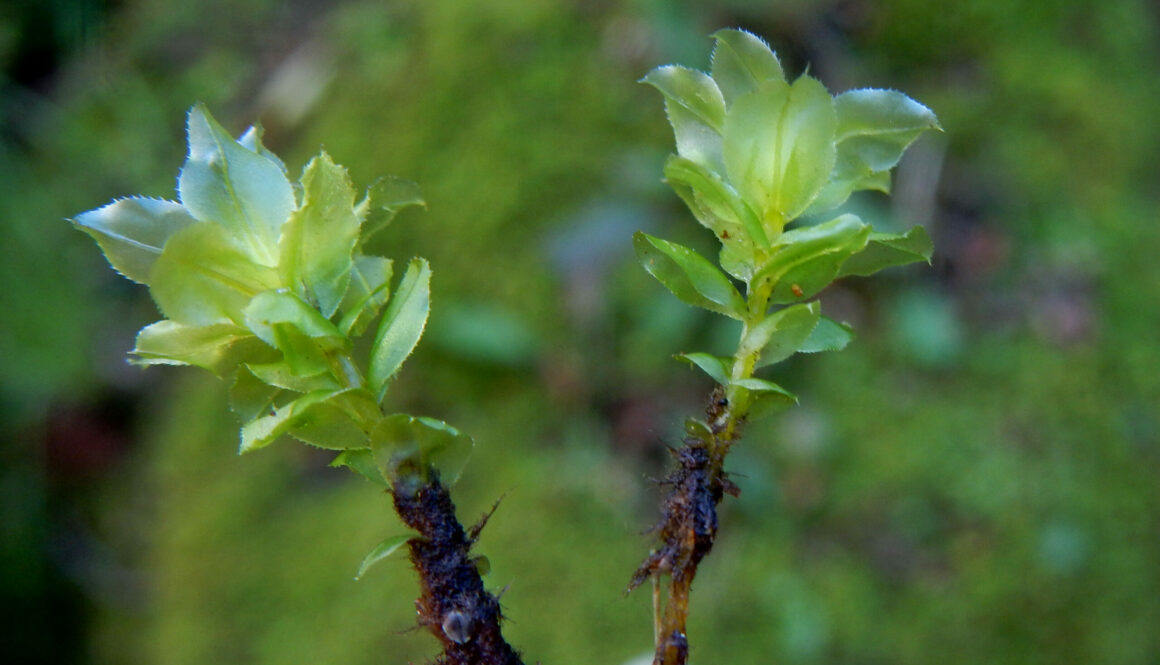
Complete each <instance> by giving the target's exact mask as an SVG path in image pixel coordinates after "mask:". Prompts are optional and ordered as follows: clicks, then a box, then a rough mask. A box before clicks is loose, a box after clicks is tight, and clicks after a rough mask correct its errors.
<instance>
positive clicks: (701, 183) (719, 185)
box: [665, 155, 769, 251]
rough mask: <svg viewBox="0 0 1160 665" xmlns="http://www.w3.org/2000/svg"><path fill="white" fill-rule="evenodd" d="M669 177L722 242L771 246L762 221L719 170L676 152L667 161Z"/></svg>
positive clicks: (674, 187) (702, 222) (666, 168)
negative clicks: (680, 155)
mask: <svg viewBox="0 0 1160 665" xmlns="http://www.w3.org/2000/svg"><path fill="white" fill-rule="evenodd" d="M665 179H666V180H667V181H668V183H669V185H670V186H671V187H672V188H673V190H674V191H676V192H677V194H678V195H679V196H680V197H681V199H683V200H684V201H685V204H686V205H688V206H689V209H690V210H692V211H693V214H694V215H695V216H696V217H697V220H698V221H700V222H701V224H703V225H704V226H705V227H706V228H708V229H710V230H711V231H713V233H714V234H716V235H717V238H718V239H719V240H720V241H721V242H722V243H725V244H726V245H728V244H736V243H744V244H745V245H752V244H754V243H756V244H757V246H759V247H762V248H768V247H769V239H768V238H767V237H766V235H765V230H764V229H763V228H762V226H761V220H759V219H758V218H757V215H756V214H755V213H754V212H753V209H752V208H750V207H749V204H747V203H746V202H745V201H744V200H743V199H742V198H741V197H740V196H739V195H738V194H737V191H736V190H735V189H733V186H732V185H730V184H729V183H727V182H725V180H723V179H722V178H721V176H720V175H719V174H717V173H716V172H714V171H712V170H710V169H708V168H706V167H704V166H702V165H701V164H698V163H696V162H693V161H690V160H688V159H685V158H684V157H679V156H676V155H672V156H670V157H669V159H668V160H667V161H666V162H665ZM750 251H752V249H750Z"/></svg>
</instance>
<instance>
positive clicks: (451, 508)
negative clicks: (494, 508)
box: [391, 468, 523, 665]
mask: <svg viewBox="0 0 1160 665" xmlns="http://www.w3.org/2000/svg"><path fill="white" fill-rule="evenodd" d="M426 471H427V473H426V479H424V478H423V477H422V475H420V474H413V475H407V476H404V477H402V478H398V479H396V482H395V484H394V490H393V491H392V493H391V494H392V497H393V500H394V504H395V510H396V511H397V512H398V513H399V517H401V518H402V520H403V522H404V523H405V524H406V525H407V526H409V527H411V528H413V529H415V530H416V531H418V532H419V537H417V538H412V539H411V540H410V541H408V543H407V546H408V548H409V550H410V556H411V563H412V564H413V565H414V566H415V570H416V571H417V572H418V573H419V580H420V587H421V590H422V592H421V595H420V596H419V598H418V600H416V601H415V607H416V609H417V610H418V614H419V624H420V625H421V626H423V627H425V628H426V629H427V630H428V631H430V632H431V634H432V635H434V636H435V637H436V639H438V640H439V641H440V643H442V644H443V654H442V655H440V656H439V658H438V659H436V661H435V663H436V664H437V665H523V661H521V660H520V656H519V654H518V653H517V652H516V651H515V649H513V648H512V647H511V646H510V645H509V644H508V643H507V642H506V641H505V640H504V638H503V634H502V633H501V631H500V622H501V621H502V620H503V614H502V612H501V611H500V606H499V599H498V598H496V596H494V595H493V594H491V593H490V592H488V591H487V590H486V589H484V587H483V579H482V578H481V577H480V573H479V567H478V562H477V559H476V558H473V557H472V556H471V555H470V550H471V546H472V545H473V544H474V543H475V540H476V538H477V537H478V536H479V532H480V530H481V529H482V528H483V525H484V523H486V522H487V517H488V516H490V514H489V515H488V516H485V517H484V518H483V519H482V520H481V521H480V523H479V524H477V525H476V526H474V527H472V528H471V529H470V530H466V531H465V530H464V528H463V525H461V524H460V523H459V520H458V519H457V518H456V517H455V504H453V503H452V502H451V496H450V495H449V494H448V493H447V488H446V487H445V486H444V485H443V484H442V483H441V482H440V481H439V475H438V473H437V472H436V471H435V469H434V468H428V469H427V470H426Z"/></svg>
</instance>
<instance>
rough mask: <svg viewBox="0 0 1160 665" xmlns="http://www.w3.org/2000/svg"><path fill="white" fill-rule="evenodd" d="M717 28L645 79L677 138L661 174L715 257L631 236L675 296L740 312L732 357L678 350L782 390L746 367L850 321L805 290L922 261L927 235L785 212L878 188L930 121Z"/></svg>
mask: <svg viewBox="0 0 1160 665" xmlns="http://www.w3.org/2000/svg"><path fill="white" fill-rule="evenodd" d="M713 37H714V38H715V40H716V48H715V49H714V51H713V56H712V64H711V68H710V72H709V73H705V72H700V71H696V70H693V69H688V68H685V67H681V66H678V65H667V66H663V67H658V68H656V69H654V70H652V71H651V72H649V73H648V75H647V76H645V77H644V79H642V82H644V83H647V84H649V85H652V86H653V87H655V88H656V89H657V90H659V91H660V92H661V93H662V94H663V95H664V98H665V110H666V112H667V115H668V120H669V123H670V124H671V125H672V128H673V133H674V135H675V138H676V149H677V151H676V154H674V155H671V156H670V157H669V158H668V161H667V162H666V164H665V169H664V173H665V178H666V180H667V182H668V183H669V184H670V185H671V186H672V187H673V189H674V190H675V191H676V193H677V194H678V195H679V196H680V197H681V199H682V200H683V201H684V202H685V203H686V205H687V206H688V207H689V209H690V210H691V211H692V212H693V215H694V216H695V217H696V219H697V220H698V221H699V222H700V223H701V224H702V225H703V226H705V227H706V228H708V229H709V230H711V231H712V232H713V234H714V235H715V236H716V237H717V239H718V240H719V241H720V243H721V250H720V254H719V262H720V267H718V266H717V265H714V264H713V263H712V262H710V261H709V260H707V259H705V258H704V257H702V256H700V255H699V254H697V253H696V252H695V251H693V250H692V249H689V248H687V247H683V246H681V245H678V244H676V243H673V242H671V241H668V240H663V239H660V238H655V237H653V236H650V235H647V234H645V233H637V235H636V237H635V238H634V246H635V249H636V255H637V258H638V260H639V261H640V263H641V264H642V265H643V266H644V268H645V269H646V270H647V271H648V272H649V273H650V274H652V275H653V276H654V277H656V278H657V280H659V281H660V282H661V283H662V284H664V285H665V287H667V288H668V289H669V290H670V291H672V292H673V294H674V295H676V296H677V297H678V298H680V299H681V300H682V301H684V302H686V303H688V304H691V305H695V306H698V307H702V308H705V309H708V310H710V311H713V312H716V313H718V314H722V315H724V316H727V317H730V318H733V319H737V320H739V321H741V322H742V323H743V326H744V327H743V332H742V337H741V340H740V342H739V345H738V350H737V353H736V355H735V356H734V357H733V358H732V359H729V358H718V357H715V356H710V355H708V354H704V353H690V354H682V355H681V356H680V357H681V358H682V359H684V360H687V361H689V362H690V363H692V364H693V365H695V366H697V367H699V368H701V369H702V370H704V371H705V372H706V373H707V374H709V376H710V377H712V378H713V379H714V380H716V381H717V382H718V383H720V384H722V385H723V386H725V387H726V388H727V390H728V392H729V394H730V395H731V396H733V397H740V398H742V399H743V400H747V401H748V400H750V399H751V398H752V399H753V401H754V402H757V401H766V402H767V403H769V404H770V405H779V404H787V403H792V401H793V396H792V395H790V394H789V393H788V392H786V391H785V390H784V389H782V388H781V387H780V386H777V385H776V384H773V383H771V382H768V381H764V380H762V379H757V378H754V377H753V376H752V372H753V370H755V369H758V368H761V367H763V366H766V365H770V364H773V363H776V362H779V361H781V360H784V359H785V358H787V357H789V356H790V355H792V354H794V353H799V352H802V353H810V352H817V351H827V350H837V349H841V348H843V347H844V346H845V345H846V344H847V343H848V342H849V341H850V339H851V338H852V331H851V329H850V328H849V326H846V325H845V324H842V323H839V322H836V321H833V320H831V319H828V318H826V317H824V316H822V314H821V309H820V306H819V304H818V302H817V301H810V299H811V298H813V297H814V296H815V295H817V294H818V292H820V291H821V290H822V289H824V288H825V287H826V286H828V285H829V284H830V283H831V282H833V281H834V280H835V279H838V278H840V277H844V276H847V275H860V276H862V275H870V274H873V273H875V272H877V271H879V270H882V269H883V268H887V267H890V266H896V265H903V264H907V263H912V262H915V261H929V260H930V256H931V251H932V246H931V242H930V239H929V237H928V236H927V234H926V232H925V230H924V229H923V228H922V227H921V226H916V227H914V228H913V229H911V230H909V231H907V232H906V233H901V234H891V233H880V232H877V231H874V230H873V229H872V228H871V226H870V225H869V224H867V223H866V222H864V221H863V220H861V219H860V218H859V217H858V216H856V215H853V214H850V213H845V214H839V215H837V216H836V217H835V218H833V219H831V220H829V221H825V222H822V223H819V224H815V225H812V226H798V227H797V228H793V229H789V230H787V226H788V225H790V224H791V223H793V222H794V221H795V220H798V219H799V218H801V217H803V216H811V217H812V216H815V215H825V214H826V213H831V212H834V211H835V210H836V209H838V208H839V207H840V206H842V204H844V203H845V202H846V201H847V199H849V197H850V195H851V194H852V193H853V192H855V191H859V190H877V191H881V192H887V193H888V192H889V191H890V184H891V180H890V170H891V169H892V168H893V167H894V166H896V165H897V164H898V161H899V160H900V159H901V157H902V154H903V152H904V151H905V150H906V148H907V147H908V146H909V145H910V144H911V143H913V142H914V141H915V140H916V139H917V138H918V137H919V136H920V135H921V134H922V133H923V132H925V131H927V130H929V129H938V128H939V125H938V121H937V119H936V118H935V115H934V113H932V112H931V111H930V109H928V108H926V107H925V106H923V105H922V104H919V103H918V102H916V101H914V100H913V99H910V98H909V97H907V96H906V95H904V94H902V93H900V92H897V91H893V90H877V89H860V90H851V91H848V92H844V93H842V94H840V95H837V96H831V95H830V93H829V92H827V90H826V89H825V87H824V86H823V85H822V84H821V83H820V82H819V81H818V80H816V79H814V78H812V77H810V76H808V75H802V76H800V77H798V78H797V79H796V80H794V81H792V82H790V81H788V80H787V79H786V77H785V74H784V72H783V70H782V67H781V64H780V62H779V61H778V59H777V56H776V55H775V54H774V53H773V51H771V50H770V49H769V47H768V46H767V45H766V44H765V43H764V42H763V41H762V40H761V39H759V38H758V37H756V36H754V35H752V34H750V33H748V32H744V31H741V30H721V31H719V32H717V33H715V34H714V35H713ZM738 283H740V284H741V285H743V287H744V292H743V291H742V290H739V289H738Z"/></svg>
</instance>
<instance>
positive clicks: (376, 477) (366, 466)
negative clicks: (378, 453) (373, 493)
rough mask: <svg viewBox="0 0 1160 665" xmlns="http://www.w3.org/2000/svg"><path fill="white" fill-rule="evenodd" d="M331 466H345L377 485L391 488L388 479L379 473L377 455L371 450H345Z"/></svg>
mask: <svg viewBox="0 0 1160 665" xmlns="http://www.w3.org/2000/svg"><path fill="white" fill-rule="evenodd" d="M330 466H332V467H340V466H345V467H347V468H348V469H351V470H353V471H354V472H355V473H357V474H359V475H360V476H362V477H364V478H366V479H367V480H369V481H371V482H373V483H375V484H377V485H383V486H384V487H389V486H390V483H388V482H387V479H386V478H383V473H382V472H381V471H379V467H378V465H377V464H375V454H374V452H372V451H371V449H370V448H351V449H349V450H344V451H342V452H340V453H339V454H338V455H337V456H335V458H334V459H333V460H331V462H330Z"/></svg>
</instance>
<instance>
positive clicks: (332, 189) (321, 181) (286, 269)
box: [278, 152, 359, 318]
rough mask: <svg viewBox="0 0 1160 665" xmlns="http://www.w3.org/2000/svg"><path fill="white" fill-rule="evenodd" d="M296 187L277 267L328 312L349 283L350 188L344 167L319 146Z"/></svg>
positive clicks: (352, 238) (354, 221)
mask: <svg viewBox="0 0 1160 665" xmlns="http://www.w3.org/2000/svg"><path fill="white" fill-rule="evenodd" d="M302 192H303V193H302V196H303V200H302V207H301V208H299V209H298V210H296V211H294V213H293V214H292V215H291V216H290V219H289V221H287V222H286V225H285V227H284V228H283V229H282V237H281V240H280V241H279V252H280V254H281V258H280V260H279V263H278V270H279V272H280V273H281V274H282V279H283V280H284V282H285V283H286V284H288V285H289V286H290V287H291V288H293V289H294V292H295V293H297V294H298V295H299V296H301V297H302V298H303V299H305V300H307V301H308V302H311V303H316V304H317V306H318V309H319V311H320V312H321V313H322V315H323V316H324V317H327V318H329V317H330V316H331V315H333V314H334V312H335V310H337V309H338V305H339V303H341V302H342V299H343V296H344V295H345V294H346V290H347V285H348V284H349V283H350V271H351V263H352V259H351V254H352V253H353V252H354V247H355V242H356V241H357V240H358V235H359V220H358V217H357V215H356V214H355V211H354V188H353V186H352V185H351V183H350V177H349V176H348V175H347V173H346V169H344V168H342V167H341V166H338V165H336V164H335V163H334V161H333V160H332V159H331V158H330V155H328V154H326V153H325V152H322V153H320V154H319V155H318V156H317V157H315V158H314V159H312V160H310V163H309V164H307V165H306V169H305V170H304V171H303V173H302Z"/></svg>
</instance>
